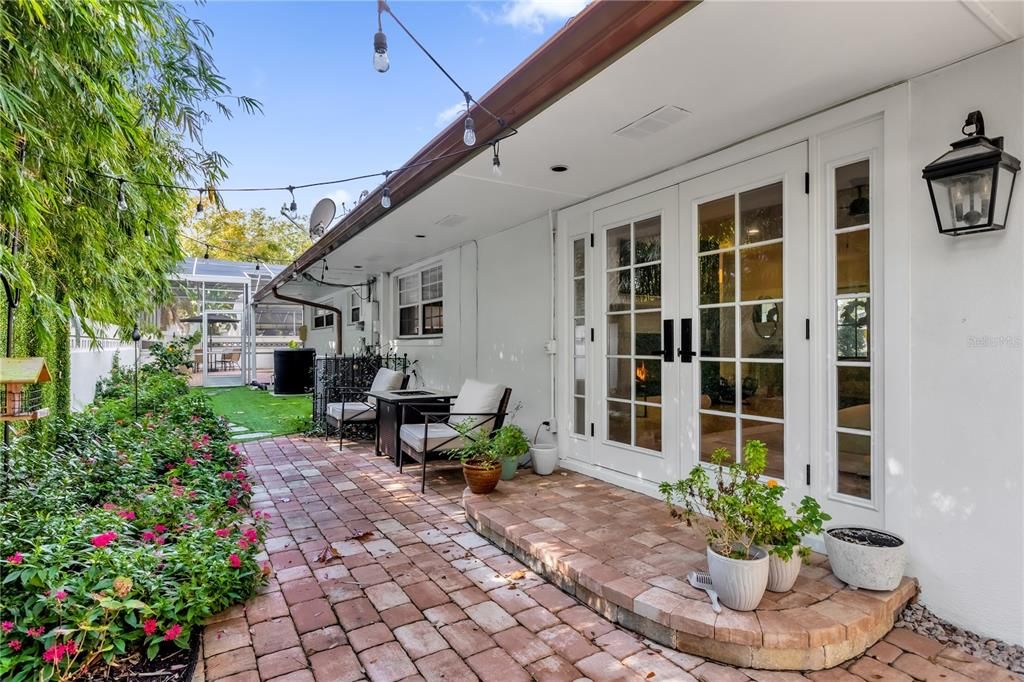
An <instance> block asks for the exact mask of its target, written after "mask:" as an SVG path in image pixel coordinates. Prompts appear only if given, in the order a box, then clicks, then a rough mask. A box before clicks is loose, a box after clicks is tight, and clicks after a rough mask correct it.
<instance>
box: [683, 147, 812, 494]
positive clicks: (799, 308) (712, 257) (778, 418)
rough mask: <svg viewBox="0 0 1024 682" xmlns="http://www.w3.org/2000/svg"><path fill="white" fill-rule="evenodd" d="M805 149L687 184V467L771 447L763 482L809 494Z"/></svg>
mask: <svg viewBox="0 0 1024 682" xmlns="http://www.w3.org/2000/svg"><path fill="white" fill-rule="evenodd" d="M806 170H807V146H806V143H801V144H798V145H794V146H792V147H787V148H785V149H782V150H779V151H776V152H773V153H770V154H767V155H764V156H761V157H758V158H755V159H752V160H750V161H746V162H744V163H741V164H738V165H735V166H730V167H728V168H725V169H722V170H720V171H717V172H714V173H710V174H708V175H704V176H701V177H700V178H697V179H694V180H691V181H688V182H685V183H683V184H682V185H680V187H679V193H680V196H679V204H680V218H681V220H680V240H679V241H680V244H679V247H680V257H679V261H680V263H681V264H682V269H683V271H684V276H683V277H682V281H681V282H680V288H679V291H680V295H679V301H680V303H679V306H680V317H682V318H684V320H685V321H686V323H685V324H684V329H683V333H686V329H687V328H692V348H693V357H692V358H683V359H684V360H692V365H691V366H692V371H691V372H689V383H688V384H687V385H686V386H685V387H684V390H683V411H682V414H683V420H684V431H685V432H686V433H688V434H691V435H692V438H691V440H690V442H689V443H688V445H689V447H688V448H685V449H684V453H686V454H688V455H689V459H690V461H689V462H687V463H686V464H687V465H692V464H693V463H696V462H698V461H699V462H705V463H707V462H710V461H712V458H713V457H714V456H715V454H716V452H717V453H718V454H720V455H721V454H723V453H724V454H725V455H726V457H727V458H728V460H732V459H734V458H740V459H742V457H743V446H744V444H745V443H747V442H748V441H751V440H758V441H761V442H762V443H764V444H765V445H766V446H767V450H768V457H767V463H768V464H767V470H766V471H765V475H766V476H769V477H771V478H774V479H777V480H779V481H782V482H784V483H785V486H786V489H787V491H788V496H789V497H790V498H798V497H799V496H802V495H803V494H806V493H807V492H808V491H809V489H810V481H809V477H808V472H809V468H808V467H809V465H810V464H811V461H810V452H809V449H810V448H809V442H810V434H809V410H810V405H809V388H810V376H809V372H810V355H809V354H810V343H809V340H808V338H807V333H806V330H807V328H808V324H809V323H808V319H809V296H808V287H809V284H810V282H809V269H808V257H809V254H808V198H807V194H806V193H805V187H804V181H805V173H806Z"/></svg>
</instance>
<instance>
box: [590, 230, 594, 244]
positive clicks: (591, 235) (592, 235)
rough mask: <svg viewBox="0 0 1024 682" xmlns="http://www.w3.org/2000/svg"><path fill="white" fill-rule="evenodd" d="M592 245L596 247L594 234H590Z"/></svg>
mask: <svg viewBox="0 0 1024 682" xmlns="http://www.w3.org/2000/svg"><path fill="white" fill-rule="evenodd" d="M590 245H591V246H593V245H594V233H593V232H591V233H590Z"/></svg>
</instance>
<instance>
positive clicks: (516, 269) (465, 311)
mask: <svg viewBox="0 0 1024 682" xmlns="http://www.w3.org/2000/svg"><path fill="white" fill-rule="evenodd" d="M551 249H552V245H551V230H550V226H549V222H548V218H547V217H546V216H544V217H541V218H538V219H536V220H533V221H530V222H528V223H525V224H523V225H519V226H517V227H514V228H511V229H508V230H505V231H503V232H500V233H498V234H496V235H493V236H490V237H487V238H485V239H481V240H479V241H475V242H469V243H466V244H463V245H461V246H459V247H458V248H456V249H452V250H450V251H447V252H445V253H443V254H440V255H438V256H436V257H433V258H429V259H426V260H423V261H418V262H416V263H412V264H410V265H409V266H408V267H406V268H403V269H402V270H399V271H396V272H394V273H391V275H390V276H384V277H381V282H383V284H382V286H381V287H380V291H381V301H382V302H381V311H382V312H381V317H382V318H383V319H382V329H383V338H384V339H385V340H386V341H387V344H388V345H389V346H390V347H391V348H392V349H393V350H395V351H397V352H399V353H405V354H407V355H408V356H409V359H410V361H413V360H415V361H417V362H416V364H415V365H414V369H415V372H416V380H417V382H418V383H417V385H420V386H430V387H433V388H439V389H443V390H451V391H458V389H459V387H460V386H461V385H462V382H463V381H464V380H465V379H467V378H475V379H479V380H480V381H488V382H494V383H500V384H503V385H505V386H508V387H510V388H511V389H512V402H511V404H510V407H512V406H515V405H517V404H519V403H522V405H521V407H520V409H519V412H518V414H517V416H516V419H515V421H516V423H517V424H519V425H520V426H522V427H523V429H524V430H525V431H526V432H527V435H528V436H529V437H530V438H531V439H532V438H533V435H534V433H535V431H536V429H537V427H538V426H539V425H540V423H541V422H542V421H546V420H548V419H549V418H550V417H551V359H550V356H548V355H547V354H546V353H545V352H544V343H545V341H546V340H548V339H549V338H550V336H551V315H552V311H551V282H552V278H551V262H550V261H551ZM434 263H440V264H441V265H442V268H443V277H444V329H445V331H444V335H443V336H442V338H434V339H397V338H395V336H396V334H395V325H396V320H395V315H396V313H395V309H394V305H393V302H392V298H393V296H394V295H395V292H394V287H395V282H396V281H397V278H398V277H399V276H401V275H402V274H405V273H406V272H411V271H415V270H419V269H421V268H423V267H424V266H428V265H432V264H434ZM542 439H543V435H542Z"/></svg>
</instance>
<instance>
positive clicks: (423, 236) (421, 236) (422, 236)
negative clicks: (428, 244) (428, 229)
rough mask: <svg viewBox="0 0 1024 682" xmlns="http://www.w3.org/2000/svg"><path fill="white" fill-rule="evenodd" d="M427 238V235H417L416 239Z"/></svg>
mask: <svg viewBox="0 0 1024 682" xmlns="http://www.w3.org/2000/svg"><path fill="white" fill-rule="evenodd" d="M426 238H427V235H425V234H418V235H416V239H426Z"/></svg>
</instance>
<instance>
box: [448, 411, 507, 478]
mask: <svg viewBox="0 0 1024 682" xmlns="http://www.w3.org/2000/svg"><path fill="white" fill-rule="evenodd" d="M455 430H456V431H458V432H459V434H460V435H461V436H462V440H463V442H464V444H463V446H462V447H461V448H458V449H456V450H452V453H451V455H450V457H451V459H458V460H459V461H460V462H462V475H463V476H464V477H465V478H466V485H468V486H469V490H470V492H472V493H475V494H477V495H486V494H488V493H489V492H491V491H493V490H494V489H495V488H496V487H497V485H498V480H499V479H500V478H501V458H500V457H498V452H497V450H496V449H495V447H494V438H493V436H492V434H491V433H490V432H487V431H483V430H482V429H480V428H479V427H478V426H477V425H476V423H475V422H474V421H473V420H472V419H467V420H466V421H464V422H461V423H459V424H456V425H455Z"/></svg>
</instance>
